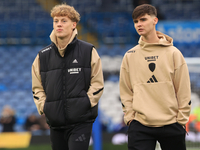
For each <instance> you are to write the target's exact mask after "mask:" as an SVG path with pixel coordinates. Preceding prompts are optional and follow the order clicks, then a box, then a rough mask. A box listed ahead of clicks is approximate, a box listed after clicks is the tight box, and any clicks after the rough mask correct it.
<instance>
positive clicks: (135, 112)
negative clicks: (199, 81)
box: [120, 31, 191, 127]
mask: <svg viewBox="0 0 200 150" xmlns="http://www.w3.org/2000/svg"><path fill="white" fill-rule="evenodd" d="M157 36H158V37H159V39H160V40H159V43H145V42H144V41H142V38H140V39H139V44H138V45H137V46H135V47H133V48H132V49H130V50H129V51H127V52H126V54H125V55H124V58H123V61H122V65H121V69H120V97H121V102H122V109H123V112H124V113H125V115H124V121H125V123H126V124H127V123H128V122H129V121H131V120H133V119H135V120H137V121H139V122H140V123H142V124H143V125H146V126H150V127H160V126H164V125H168V124H172V123H175V122H178V123H179V124H181V125H185V124H186V123H187V121H188V118H189V115H190V109H191V88H190V78H189V72H188V68H187V64H186V62H185V60H184V57H183V56H182V54H181V52H180V51H179V50H178V49H177V48H175V47H174V46H173V43H172V42H173V39H172V38H171V37H169V36H167V35H164V34H163V33H161V32H158V31H157Z"/></svg>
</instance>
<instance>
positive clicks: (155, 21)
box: [153, 17, 158, 25]
mask: <svg viewBox="0 0 200 150" xmlns="http://www.w3.org/2000/svg"><path fill="white" fill-rule="evenodd" d="M153 21H154V25H156V24H157V23H158V18H157V17H154V19H153Z"/></svg>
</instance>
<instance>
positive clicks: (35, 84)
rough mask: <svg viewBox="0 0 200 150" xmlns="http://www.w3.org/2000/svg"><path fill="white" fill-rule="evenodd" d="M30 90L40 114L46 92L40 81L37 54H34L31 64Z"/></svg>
mask: <svg viewBox="0 0 200 150" xmlns="http://www.w3.org/2000/svg"><path fill="white" fill-rule="evenodd" d="M32 91H33V99H34V102H35V105H36V107H37V110H38V113H39V114H40V115H42V114H43V108H44V103H45V99H46V94H45V92H44V89H43V86H42V82H41V76H40V62H39V55H37V56H36V58H35V60H34V62H33V64H32Z"/></svg>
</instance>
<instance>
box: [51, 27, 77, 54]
mask: <svg viewBox="0 0 200 150" xmlns="http://www.w3.org/2000/svg"><path fill="white" fill-rule="evenodd" d="M77 34H78V31H77V29H76V28H75V29H74V31H73V32H72V36H71V37H70V39H69V41H68V43H66V45H65V46H64V47H63V48H61V47H60V46H59V45H58V42H57V37H56V35H55V32H54V30H53V31H52V32H51V34H50V36H49V37H50V39H51V41H52V42H53V43H54V44H55V45H56V46H57V48H58V51H59V53H60V55H61V56H62V57H64V55H65V50H66V47H67V46H68V44H69V43H71V42H72V41H73V39H74V38H75V37H76V36H77Z"/></svg>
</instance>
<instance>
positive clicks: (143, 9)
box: [132, 4, 157, 20]
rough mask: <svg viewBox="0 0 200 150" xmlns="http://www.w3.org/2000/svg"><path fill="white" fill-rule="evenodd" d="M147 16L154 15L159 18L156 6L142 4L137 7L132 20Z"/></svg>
mask: <svg viewBox="0 0 200 150" xmlns="http://www.w3.org/2000/svg"><path fill="white" fill-rule="evenodd" d="M145 14H148V15H150V16H151V15H153V16H156V17H157V10H156V8H155V7H154V6H152V5H150V4H142V5H139V6H137V7H136V8H135V9H134V10H133V13H132V18H133V20H134V19H137V18H138V17H140V16H144V15H145Z"/></svg>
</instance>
